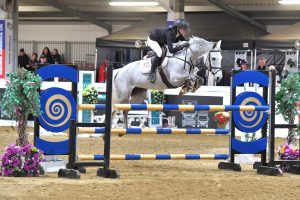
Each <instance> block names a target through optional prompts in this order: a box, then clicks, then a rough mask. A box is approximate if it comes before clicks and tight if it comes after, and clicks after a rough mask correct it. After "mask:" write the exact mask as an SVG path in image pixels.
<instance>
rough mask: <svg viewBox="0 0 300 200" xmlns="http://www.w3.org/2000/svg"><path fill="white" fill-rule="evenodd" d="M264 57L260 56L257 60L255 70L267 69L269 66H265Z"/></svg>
mask: <svg viewBox="0 0 300 200" xmlns="http://www.w3.org/2000/svg"><path fill="white" fill-rule="evenodd" d="M266 62H267V61H266V59H265V58H264V57H260V58H259V60H258V66H257V68H256V70H265V71H269V68H268V67H267V66H266Z"/></svg>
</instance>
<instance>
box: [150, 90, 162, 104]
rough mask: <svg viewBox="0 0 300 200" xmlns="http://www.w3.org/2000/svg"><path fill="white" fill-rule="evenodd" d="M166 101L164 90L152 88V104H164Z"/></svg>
mask: <svg viewBox="0 0 300 200" xmlns="http://www.w3.org/2000/svg"><path fill="white" fill-rule="evenodd" d="M165 102H166V99H165V94H164V91H161V90H151V103H152V104H163V103H165Z"/></svg>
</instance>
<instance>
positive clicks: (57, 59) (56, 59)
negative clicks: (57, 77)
mask: <svg viewBox="0 0 300 200" xmlns="http://www.w3.org/2000/svg"><path fill="white" fill-rule="evenodd" d="M52 62H53V64H61V58H60V55H59V53H58V50H57V49H53V50H52Z"/></svg>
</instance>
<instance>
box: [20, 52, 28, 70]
mask: <svg viewBox="0 0 300 200" xmlns="http://www.w3.org/2000/svg"><path fill="white" fill-rule="evenodd" d="M18 66H19V67H23V68H26V67H28V66H29V57H28V56H27V54H26V53H25V51H24V49H23V48H22V49H20V55H19V56H18Z"/></svg>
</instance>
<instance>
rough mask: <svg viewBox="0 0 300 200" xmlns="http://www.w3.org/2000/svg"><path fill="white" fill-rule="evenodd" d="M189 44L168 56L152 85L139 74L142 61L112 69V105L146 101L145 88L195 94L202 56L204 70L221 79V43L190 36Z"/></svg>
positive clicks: (217, 79) (218, 79) (199, 84)
mask: <svg viewBox="0 0 300 200" xmlns="http://www.w3.org/2000/svg"><path fill="white" fill-rule="evenodd" d="M188 43H189V47H187V48H185V49H183V50H182V51H179V52H177V53H176V54H175V55H171V54H170V53H168V54H167V55H168V56H167V59H168V61H167V64H166V65H165V66H162V67H161V68H160V69H158V70H162V71H163V74H162V73H159V72H156V73H158V74H157V76H156V77H157V78H156V82H155V84H153V83H150V81H149V80H148V79H147V77H148V74H145V73H143V72H142V71H143V70H142V69H141V68H142V67H141V64H142V63H141V62H142V61H135V62H132V63H129V64H128V65H126V66H124V67H123V68H120V69H117V70H114V73H113V93H112V104H116V103H122V104H128V103H130V104H138V103H143V102H144V100H145V99H146V98H147V90H148V89H157V90H164V89H168V88H178V87H182V91H181V94H184V93H187V92H195V91H196V90H197V89H198V88H199V87H200V86H201V84H202V79H201V77H200V76H198V75H197V72H198V69H197V68H196V67H195V63H196V60H197V59H199V58H200V57H202V56H203V57H204V60H205V65H206V67H207V69H208V70H209V71H210V72H211V73H212V74H213V75H214V80H215V81H216V82H219V81H220V80H221V79H222V71H221V60H222V55H221V41H218V42H217V43H214V42H209V41H206V40H204V39H201V38H198V37H192V38H191V39H190V40H189V41H188ZM180 44H182V42H181V43H179V45H180ZM163 63H164V62H163ZM162 77H164V78H162ZM115 114H116V112H114V113H113V115H115ZM127 114H128V111H124V123H125V125H126V127H127V125H128V124H127Z"/></svg>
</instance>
